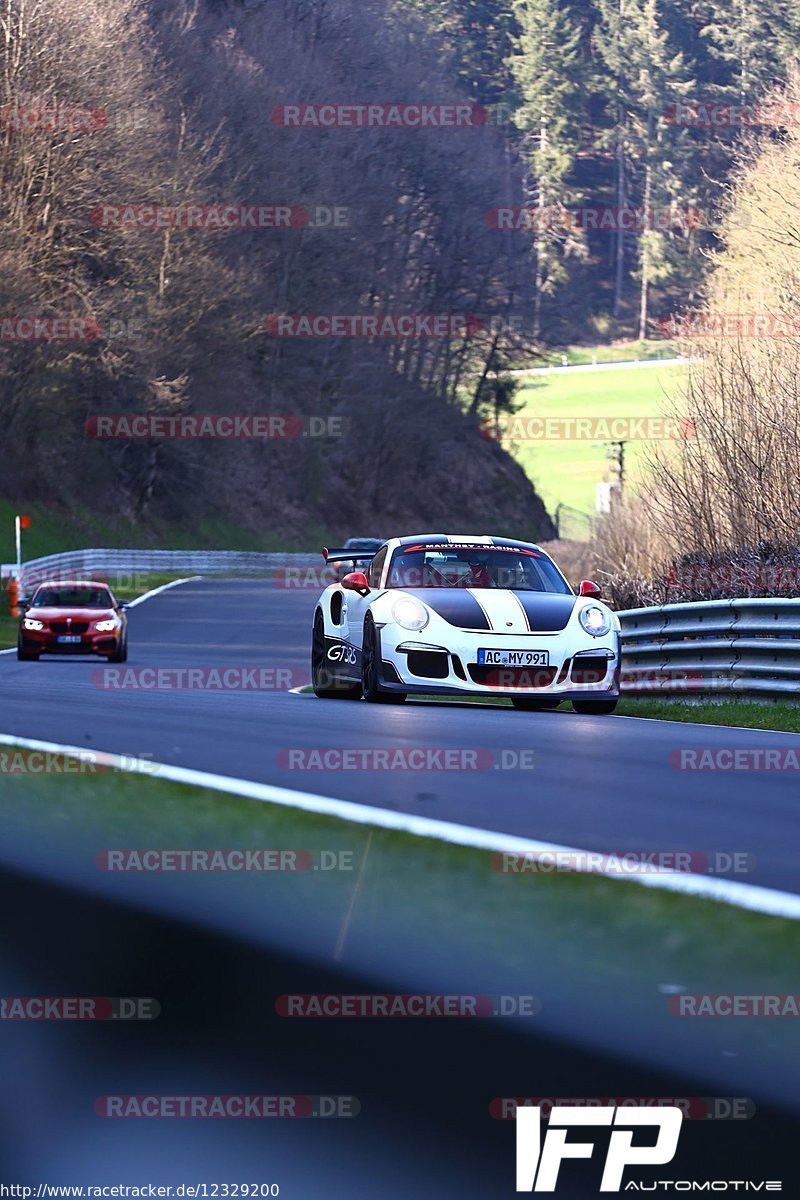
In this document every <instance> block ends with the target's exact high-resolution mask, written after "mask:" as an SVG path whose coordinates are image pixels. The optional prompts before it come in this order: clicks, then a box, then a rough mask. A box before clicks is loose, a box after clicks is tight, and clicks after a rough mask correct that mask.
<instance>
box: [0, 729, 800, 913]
mask: <svg viewBox="0 0 800 1200" xmlns="http://www.w3.org/2000/svg"><path fill="white" fill-rule="evenodd" d="M0 745H6V746H18V747H19V748H20V749H23V750H38V751H40V752H42V753H45V754H66V755H72V756H78V757H80V756H85V755H86V754H87V753H90V754H92V755H93V756H94V761H95V762H96V763H97V765H98V766H105V767H111V768H112V769H116V770H119V771H122V772H125V773H128V774H133V775H145V776H148V777H151V778H152V777H154V776H157V777H158V778H159V779H169V780H170V781H171V782H173V783H185V784H189V785H190V786H192V787H202V788H209V789H212V790H214V791H217V792H226V793H228V794H230V795H233V796H242V797H244V798H246V799H250V800H259V801H261V802H263V803H267V804H279V805H282V806H283V807H284V808H296V809H300V810H301V811H304V812H312V813H317V814H318V815H321V816H329V817H337V818H339V819H340V820H343V821H350V822H353V823H355V824H358V825H376V826H378V827H379V828H381V829H392V830H395V831H396V832H399V833H408V834H411V835H412V836H414V837H423V838H431V839H433V840H435V841H440V842H448V843H450V844H452V845H456V846H469V847H471V848H472V849H476V850H491V851H494V852H498V853H507V854H553V853H567V854H580V855H588V854H590V853H596V852H595V851H587V850H578V849H576V848H575V847H574V846H562V845H558V844H557V843H555V842H540V841H536V840H534V839H532V838H522V837H515V836H512V835H510V834H504V833H498V832H496V831H494V830H490V829H478V828H474V827H473V826H470V825H458V824H451V823H450V822H449V821H439V820H435V819H433V818H431V817H415V816H412V815H411V814H410V813H401V812H393V811H392V810H390V809H386V808H372V807H370V806H369V805H365V804H356V803H355V802H353V801H351V800H336V799H334V798H333V797H330V796H320V795H317V794H316V793H314V792H297V791H293V790H292V789H290V788H283V787H278V786H276V785H274V784H268V783H254V782H251V781H249V780H245V779H233V778H231V777H230V776H227V775H213V774H209V773H208V772H206V771H197V770H194V769H193V768H190V767H175V766H170V765H169V764H168V763H155V762H150V761H149V760H148V761H147V762H142V761H139V762H137V761H136V760H133V759H131V758H129V757H127V756H123V755H119V754H112V753H110V752H108V751H103V750H94V749H93V748H91V747H87V746H62V745H59V744H58V743H55V742H41V741H36V740H33V739H31V738H19V737H14V736H12V735H10V734H3V733H0ZM572 873H574V874H588V875H599V876H602V877H603V878H605V879H615V880H621V881H623V882H628V883H638V884H640V885H642V886H643V887H650V888H659V889H662V890H664V891H668V892H677V893H680V894H682V895H686V896H697V897H699V898H701V899H704V900H714V901H717V902H718V903H721V904H729V905H731V906H733V907H735V908H743V909H746V910H748V911H749V912H757V913H763V914H766V915H768V916H774V917H784V918H786V919H788V920H792V921H797V920H800V895H794V894H793V893H791V892H782V891H778V890H776V889H773V888H766V887H759V886H757V885H755V884H749V883H739V882H736V881H733V880H729V879H709V878H707V877H706V876H704V875H692V874H688V873H687V874H674V873H671V874H670V873H666V872H665V873H663V874H660V873H655V874H652V875H621V874H618V873H617V872H614V871H609V870H605V871H575V872H571V874H572Z"/></svg>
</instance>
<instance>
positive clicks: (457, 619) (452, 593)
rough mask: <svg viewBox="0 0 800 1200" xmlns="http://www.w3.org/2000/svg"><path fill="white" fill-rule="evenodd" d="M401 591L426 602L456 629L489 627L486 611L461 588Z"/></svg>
mask: <svg viewBox="0 0 800 1200" xmlns="http://www.w3.org/2000/svg"><path fill="white" fill-rule="evenodd" d="M403 591H404V592H407V593H408V594H409V595H410V596H414V597H416V599H417V600H421V601H422V603H423V604H427V606H428V608H432V609H433V611H434V612H435V613H436V614H437V615H438V616H440V617H441V618H442V619H443V620H445V621H447V622H448V624H450V625H455V627H456V629H487V630H488V629H491V625H490V624H489V619H488V617H487V616H486V613H485V612H484V611H483V609H482V608H481V606H480V604H478V601H477V600H476V599H475V598H474V596H471V595H470V594H469V592H468V591H465V590H462V589H461V588H403Z"/></svg>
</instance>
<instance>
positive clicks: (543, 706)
mask: <svg viewBox="0 0 800 1200" xmlns="http://www.w3.org/2000/svg"><path fill="white" fill-rule="evenodd" d="M511 703H512V704H513V705H514V708H521V709H522V710H523V712H546V711H547V710H548V709H549V708H558V706H559V704H560V703H561V701H560V700H554V699H549V700H544V699H540V698H539V697H538V696H512V697H511Z"/></svg>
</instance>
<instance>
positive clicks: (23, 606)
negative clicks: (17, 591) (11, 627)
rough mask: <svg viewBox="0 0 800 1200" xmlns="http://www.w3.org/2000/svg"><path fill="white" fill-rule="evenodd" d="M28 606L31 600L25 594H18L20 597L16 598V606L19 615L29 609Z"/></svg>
mask: <svg viewBox="0 0 800 1200" xmlns="http://www.w3.org/2000/svg"><path fill="white" fill-rule="evenodd" d="M30 606H31V602H30V600H29V599H28V597H27V596H20V598H19V599H18V600H17V608H18V609H19V614H20V616H22V614H23V613H24V612H25V611H26V610H27V609H29V608H30Z"/></svg>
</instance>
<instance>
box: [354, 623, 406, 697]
mask: <svg viewBox="0 0 800 1200" xmlns="http://www.w3.org/2000/svg"><path fill="white" fill-rule="evenodd" d="M380 661H381V644H380V639H379V637H378V631H377V629H376V628H375V622H374V621H373V619H372V617H371V616H369V614H367V619H366V620H365V622H364V641H363V644H362V646H361V691H362V693H363V695H364V699H365V700H366V701H368V702H369V703H370V704H404V703H405V699H406V693H405V692H385V691H383V689H382V688H381V686H380V683H379V682H378V663H379V662H380Z"/></svg>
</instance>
